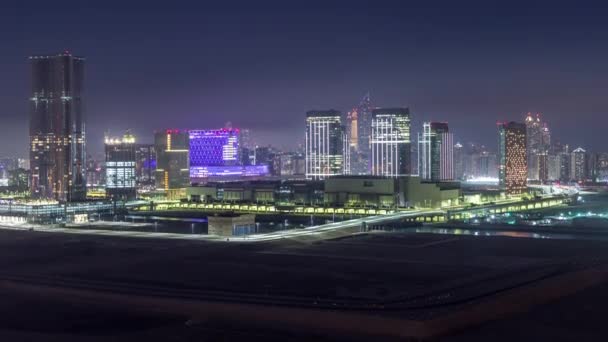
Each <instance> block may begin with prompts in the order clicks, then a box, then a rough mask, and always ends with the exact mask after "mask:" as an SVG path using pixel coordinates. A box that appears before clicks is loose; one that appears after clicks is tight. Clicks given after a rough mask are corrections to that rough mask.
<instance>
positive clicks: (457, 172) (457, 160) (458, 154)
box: [454, 142, 465, 179]
mask: <svg viewBox="0 0 608 342" xmlns="http://www.w3.org/2000/svg"><path fill="white" fill-rule="evenodd" d="M464 163H465V162H464V147H463V146H462V144H461V143H459V142H457V143H456V145H454V179H463V178H464V174H465V173H464Z"/></svg>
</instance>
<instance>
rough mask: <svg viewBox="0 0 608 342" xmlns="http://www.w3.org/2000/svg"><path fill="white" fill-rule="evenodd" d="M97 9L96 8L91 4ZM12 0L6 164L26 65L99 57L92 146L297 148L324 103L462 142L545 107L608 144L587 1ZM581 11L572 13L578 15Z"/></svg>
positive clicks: (603, 12)
mask: <svg viewBox="0 0 608 342" xmlns="http://www.w3.org/2000/svg"><path fill="white" fill-rule="evenodd" d="M93 2H94V3H96V4H95V5H91V4H90V3H93ZM123 2H124V3H128V5H126V4H120V2H112V1H78V2H69V1H53V2H50V1H46V2H38V1H14V2H12V3H11V1H6V0H4V1H2V2H1V3H0V42H1V43H2V49H1V53H0V116H1V119H2V125H1V126H0V127H1V130H2V131H1V135H0V155H25V154H26V151H27V136H28V133H27V116H28V115H27V108H28V106H27V98H28V87H29V70H28V60H27V56H28V55H31V54H43V53H56V52H59V51H62V50H65V49H69V50H70V51H72V52H73V53H74V54H76V55H82V56H85V57H87V80H86V82H87V83H86V87H87V89H86V93H87V99H86V106H87V117H88V127H87V129H88V132H87V134H88V147H89V149H90V150H92V151H93V152H95V151H100V150H101V147H102V145H101V142H102V136H103V132H104V131H105V130H110V131H111V132H113V133H115V134H119V133H122V131H123V130H124V129H126V128H131V129H133V130H134V131H135V133H136V134H137V135H138V136H139V137H140V139H141V140H144V141H151V140H152V131H153V130H155V129H161V128H215V127H221V126H223V124H224V123H225V122H226V121H232V122H233V124H234V126H239V127H249V128H251V129H252V131H253V133H254V137H255V138H256V140H257V141H258V142H259V143H273V144H274V145H278V146H294V145H295V144H296V143H297V142H299V141H301V140H302V138H303V130H304V113H305V112H306V111H307V110H309V109H313V108H315V109H321V108H335V109H339V110H342V111H346V110H348V109H349V108H350V107H352V106H353V105H355V104H356V103H357V102H358V101H359V99H360V98H361V97H362V96H363V94H364V93H365V92H367V91H370V92H371V95H372V101H373V104H374V106H409V107H410V108H411V110H412V112H413V116H414V121H415V125H414V130H418V129H419V124H420V122H421V121H422V120H441V121H448V122H449V123H450V125H451V127H452V130H453V131H454V133H455V135H456V137H457V138H456V139H457V140H459V141H471V140H474V141H478V142H480V143H485V144H488V145H490V146H492V147H494V145H495V144H496V143H495V142H496V121H497V120H517V119H522V118H523V115H524V113H526V112H528V111H539V112H542V113H543V114H544V116H545V118H546V119H547V121H549V124H550V127H551V128H552V129H553V131H554V136H556V137H557V138H558V139H559V140H560V141H563V142H567V143H570V144H572V145H577V146H578V145H581V146H583V147H587V148H590V149H593V150H602V149H603V150H608V146H605V145H604V144H603V143H604V141H605V136H604V135H603V134H604V133H603V132H604V131H605V130H606V125H607V124H608V116H607V115H606V113H608V111H607V107H608V97H607V95H608V20H606V18H607V17H608V10H607V9H606V8H604V7H601V5H598V6H600V7H598V6H592V5H585V4H584V3H581V2H575V1H569V2H567V3H566V4H561V3H560V2H531V1H528V2H522V3H519V4H517V3H516V2H513V1H509V2H502V3H503V4H504V5H502V6H497V5H496V4H494V3H495V2H493V1H482V2H481V1H480V2H466V1H464V2H463V1H449V2H438V1H416V2H409V1H378V0H377V1H356V0H355V1H353V0H351V1H331V0H326V1H262V0H260V1H251V0H247V1H202V0H201V1H196V2H181V1H163V2H162V3H163V5H155V4H154V2H153V1H146V2H143V1H142V2H140V1H123ZM567 4H568V5H567Z"/></svg>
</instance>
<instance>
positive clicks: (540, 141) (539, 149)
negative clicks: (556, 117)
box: [525, 113, 551, 182]
mask: <svg viewBox="0 0 608 342" xmlns="http://www.w3.org/2000/svg"><path fill="white" fill-rule="evenodd" d="M525 124H526V152H527V164H528V179H530V180H538V181H541V182H545V181H546V180H547V178H548V177H549V174H548V157H547V155H548V153H549V147H550V146H551V132H550V131H549V127H548V126H547V123H545V122H542V120H541V116H540V114H536V116H533V115H532V113H528V114H527V116H526V120H525Z"/></svg>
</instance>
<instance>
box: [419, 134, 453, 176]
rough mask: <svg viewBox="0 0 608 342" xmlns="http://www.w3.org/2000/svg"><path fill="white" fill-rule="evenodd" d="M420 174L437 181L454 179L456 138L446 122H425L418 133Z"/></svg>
mask: <svg viewBox="0 0 608 342" xmlns="http://www.w3.org/2000/svg"><path fill="white" fill-rule="evenodd" d="M418 174H419V176H420V178H421V179H423V180H427V181H428V180H430V181H435V182H442V181H450V180H453V179H454V138H453V135H452V133H450V131H449V128H448V124H447V123H445V122H425V123H424V124H423V125H422V133H421V134H419V135H418Z"/></svg>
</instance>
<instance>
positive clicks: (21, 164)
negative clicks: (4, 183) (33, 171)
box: [17, 158, 30, 170]
mask: <svg viewBox="0 0 608 342" xmlns="http://www.w3.org/2000/svg"><path fill="white" fill-rule="evenodd" d="M17 167H18V168H20V169H24V170H29V169H30V160H29V159H26V158H18V159H17Z"/></svg>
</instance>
